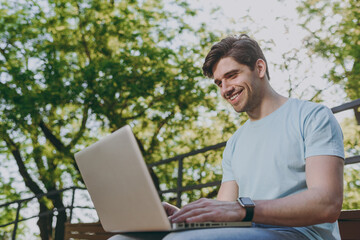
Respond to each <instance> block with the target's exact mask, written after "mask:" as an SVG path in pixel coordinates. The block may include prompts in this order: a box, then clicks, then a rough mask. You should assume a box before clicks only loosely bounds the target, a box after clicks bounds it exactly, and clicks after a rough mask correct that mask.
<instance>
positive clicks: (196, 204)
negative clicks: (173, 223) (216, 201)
mask: <svg viewBox="0 0 360 240" xmlns="http://www.w3.org/2000/svg"><path fill="white" fill-rule="evenodd" d="M208 205H209V199H205V198H202V199H199V200H197V201H195V202H192V203H189V204H187V205H185V206H184V207H183V208H182V209H180V210H179V211H178V212H176V213H175V214H174V215H173V216H172V219H174V218H178V217H179V216H182V215H184V214H186V213H187V212H190V211H193V210H194V209H201V208H204V207H206V206H208Z"/></svg>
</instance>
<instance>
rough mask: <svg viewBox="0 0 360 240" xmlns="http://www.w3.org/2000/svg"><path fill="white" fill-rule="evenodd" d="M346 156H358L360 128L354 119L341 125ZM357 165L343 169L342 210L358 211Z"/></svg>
mask: <svg viewBox="0 0 360 240" xmlns="http://www.w3.org/2000/svg"><path fill="white" fill-rule="evenodd" d="M341 125H342V129H343V134H344V147H345V149H346V156H347V157H351V156H355V155H360V144H359V141H360V126H359V125H357V122H356V120H355V119H345V120H344V121H343V122H342V123H341ZM359 176H360V168H359V164H353V165H349V166H346V167H345V173H344V181H345V183H344V203H343V208H344V209H359V208H360V204H359V199H360V178H359Z"/></svg>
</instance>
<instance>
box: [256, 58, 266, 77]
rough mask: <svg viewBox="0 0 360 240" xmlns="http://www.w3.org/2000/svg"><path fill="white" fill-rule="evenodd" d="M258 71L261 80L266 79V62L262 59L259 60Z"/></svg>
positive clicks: (257, 62)
mask: <svg viewBox="0 0 360 240" xmlns="http://www.w3.org/2000/svg"><path fill="white" fill-rule="evenodd" d="M255 66H256V71H257V72H258V74H259V78H264V77H265V74H266V63H265V61H264V60H262V59H261V58H259V59H258V60H257V61H256V65H255Z"/></svg>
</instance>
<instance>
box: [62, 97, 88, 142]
mask: <svg viewBox="0 0 360 240" xmlns="http://www.w3.org/2000/svg"><path fill="white" fill-rule="evenodd" d="M88 117H89V104H86V105H85V107H84V111H83V116H82V121H81V126H80V129H79V131H78V132H77V133H76V134H75V136H74V138H73V140H71V142H70V144H69V145H68V146H67V148H68V149H71V148H72V147H73V146H74V145H75V144H76V143H77V142H78V141H79V139H80V138H81V137H82V136H83V134H84V131H85V129H86V122H87V119H88Z"/></svg>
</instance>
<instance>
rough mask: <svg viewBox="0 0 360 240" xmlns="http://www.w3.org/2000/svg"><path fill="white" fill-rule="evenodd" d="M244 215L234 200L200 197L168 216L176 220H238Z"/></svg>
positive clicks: (243, 211)
mask: <svg viewBox="0 0 360 240" xmlns="http://www.w3.org/2000/svg"><path fill="white" fill-rule="evenodd" d="M244 217H245V210H244V209H243V208H242V207H241V206H240V204H239V203H238V202H236V201H233V202H225V201H218V200H212V199H206V198H202V199H200V200H197V201H195V202H192V203H189V204H188V205H186V206H185V207H183V208H182V209H181V210H180V211H178V212H176V213H175V214H173V215H172V216H171V217H169V219H170V221H171V222H173V223H178V222H188V223H190V222H239V221H241V220H242V219H243V218H244Z"/></svg>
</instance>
